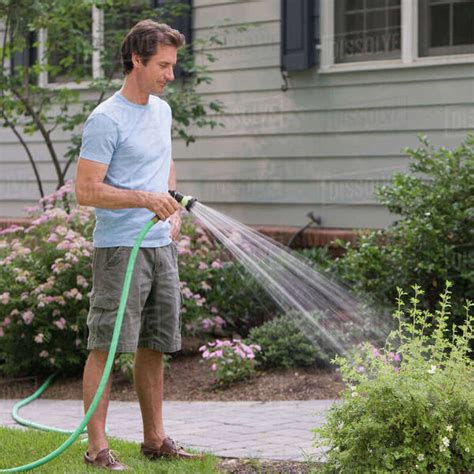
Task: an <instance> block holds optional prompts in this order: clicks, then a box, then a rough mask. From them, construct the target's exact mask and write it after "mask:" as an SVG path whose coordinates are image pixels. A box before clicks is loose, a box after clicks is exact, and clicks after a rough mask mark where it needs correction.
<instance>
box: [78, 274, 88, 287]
mask: <svg viewBox="0 0 474 474" xmlns="http://www.w3.org/2000/svg"><path fill="white" fill-rule="evenodd" d="M76 282H77V286H82V288H87V287H88V286H89V282H88V281H87V280H86V279H85V278H84V277H83V276H82V275H77V277H76Z"/></svg>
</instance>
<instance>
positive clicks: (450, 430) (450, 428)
mask: <svg viewBox="0 0 474 474" xmlns="http://www.w3.org/2000/svg"><path fill="white" fill-rule="evenodd" d="M446 431H448V432H449V433H452V432H453V425H448V426H446Z"/></svg>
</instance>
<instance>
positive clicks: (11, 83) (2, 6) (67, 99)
mask: <svg viewBox="0 0 474 474" xmlns="http://www.w3.org/2000/svg"><path fill="white" fill-rule="evenodd" d="M148 5H149V2H144V1H138V2H137V1H136V0H107V1H105V0H91V1H86V2H82V1H76V0H42V1H41V2H31V1H28V0H0V22H1V23H3V31H2V32H1V33H2V35H1V37H0V45H1V47H0V61H1V67H0V123H2V126H3V127H7V128H10V129H11V131H12V132H13V133H14V134H15V136H16V137H17V139H18V141H19V142H20V144H21V145H22V147H23V149H24V150H25V153H26V154H27V156H28V159H29V161H30V163H31V166H32V168H33V172H34V174H35V178H36V182H37V184H38V190H39V194H40V195H41V197H44V194H45V193H44V189H43V183H42V178H41V176H40V173H39V170H38V167H37V165H36V160H37V156H36V155H35V153H34V152H33V151H32V149H31V147H30V145H29V144H28V143H27V140H26V137H27V136H28V135H32V134H34V133H39V134H40V136H41V139H42V141H43V142H44V144H45V145H46V148H47V151H48V154H49V158H50V159H51V163H52V165H53V167H54V170H55V175H56V180H57V188H59V187H61V186H63V185H64V183H65V178H66V174H67V172H68V170H69V167H70V166H71V164H72V163H73V162H74V161H75V159H76V158H77V157H78V154H79V149H80V144H81V134H80V133H79V132H78V131H77V128H78V127H79V126H80V125H81V124H82V123H83V122H84V121H85V119H86V118H87V116H88V115H89V113H90V112H91V111H92V110H93V109H94V108H95V107H96V106H97V105H98V104H99V103H100V102H102V101H103V100H104V98H105V96H106V94H107V93H108V92H110V91H111V90H112V89H113V87H114V81H116V79H117V78H118V77H119V76H120V69H121V62H120V43H121V40H122V39H123V37H124V35H125V34H126V32H127V31H128V30H129V29H130V27H131V26H133V25H134V24H135V23H136V22H137V21H139V20H141V19H143V18H156V19H159V21H160V22H168V23H172V21H173V19H176V18H177V17H179V16H180V15H183V14H186V13H187V12H186V9H187V8H188V7H187V6H186V5H183V4H180V3H170V4H165V5H161V6H159V7H156V8H150V7H149V6H148ZM93 11H94V14H95V16H96V17H98V18H103V23H102V22H101V23H100V24H103V25H105V27H104V31H103V34H101V33H100V32H99V34H96V35H92V33H91V32H92V29H93V27H94V28H96V27H97V23H93V20H92V16H93V15H92V13H93ZM101 43H102V44H104V45H105V46H106V47H105V48H102V47H101ZM216 43H220V40H219V39H218V37H217V36H215V35H213V36H211V37H210V38H208V39H207V40H205V41H195V42H194V43H193V44H189V45H186V47H184V48H183V49H181V50H180V52H179V64H180V69H181V71H182V77H183V79H182V80H181V82H180V84H179V85H178V86H174V87H169V88H168V90H167V93H166V96H165V99H166V100H167V101H168V102H169V103H170V105H171V106H172V109H173V114H174V125H173V135H174V136H175V137H176V136H177V137H181V138H183V139H184V140H185V142H186V144H187V145H188V144H189V143H191V142H193V141H194V137H193V136H192V135H190V134H189V133H188V132H187V128H188V127H189V126H191V125H196V126H198V127H211V128H213V127H214V126H216V125H217V122H216V121H215V120H213V118H212V117H211V116H209V115H208V113H209V111H211V110H212V111H216V112H218V111H220V110H221V109H222V104H221V103H220V102H218V101H208V102H206V101H204V100H203V98H202V96H200V95H198V94H197V92H196V87H197V86H198V85H199V84H200V83H202V82H207V83H209V82H211V78H210V77H209V76H208V75H207V67H206V64H207V62H212V61H214V57H213V55H212V54H210V53H207V52H206V48H207V47H208V46H209V44H216ZM99 53H100V65H99V71H100V73H99V74H97V73H96V74H93V68H95V69H96V70H97V64H96V63H97V61H93V57H94V55H95V54H99ZM198 55H203V56H204V59H205V61H202V63H203V64H204V65H198V64H196V61H194V58H195V57H196V56H198ZM48 78H49V79H52V80H54V81H55V82H56V84H55V87H54V88H51V87H47V85H46V82H47V81H48ZM82 81H89V84H88V92H89V93H88V97H87V98H84V97H82V96H81V94H80V92H79V90H77V89H72V88H71V87H69V86H68V85H67V84H68V83H71V82H74V83H80V82H82ZM90 92H93V94H92V96H93V98H90V95H91V94H90ZM56 129H62V130H63V131H66V132H70V133H71V142H70V145H69V147H68V149H67V151H66V153H65V154H64V156H61V154H60V152H59V151H58V149H57V145H56V144H55V142H54V140H53V137H52V135H53V132H54V131H55V130H56Z"/></svg>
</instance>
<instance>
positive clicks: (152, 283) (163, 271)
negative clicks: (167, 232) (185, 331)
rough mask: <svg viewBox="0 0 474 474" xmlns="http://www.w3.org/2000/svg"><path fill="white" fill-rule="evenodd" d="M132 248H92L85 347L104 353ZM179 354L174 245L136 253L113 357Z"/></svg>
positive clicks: (178, 317) (179, 311)
mask: <svg viewBox="0 0 474 474" xmlns="http://www.w3.org/2000/svg"><path fill="white" fill-rule="evenodd" d="M131 251H132V249H131V247H110V248H95V249H94V253H93V258H92V268H93V270H92V272H93V288H92V292H91V300H90V309H89V315H88V316H87V326H88V328H89V339H88V344H87V348H88V349H90V350H91V349H98V350H104V351H107V350H108V349H109V347H110V343H111V341H112V333H113V330H114V324H115V320H116V317H117V312H118V306H119V303H120V295H121V293H122V286H123V281H124V277H125V271H126V268H127V264H128V259H129V257H130V253H131ZM137 347H146V348H149V349H154V350H157V351H160V352H176V351H179V350H180V349H181V292H180V286H179V275H178V258H177V250H176V245H175V244H174V243H171V244H169V245H167V246H165V247H157V248H141V249H140V250H139V252H138V255H137V259H136V261H135V268H134V271H133V278H132V282H131V285H130V292H129V295H128V300H127V306H126V309H125V314H124V318H123V322H122V330H121V331H120V338H119V342H118V346H117V352H135V351H136V349H137Z"/></svg>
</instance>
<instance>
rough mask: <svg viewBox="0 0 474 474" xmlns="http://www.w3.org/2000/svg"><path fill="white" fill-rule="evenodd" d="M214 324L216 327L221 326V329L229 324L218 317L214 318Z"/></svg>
mask: <svg viewBox="0 0 474 474" xmlns="http://www.w3.org/2000/svg"><path fill="white" fill-rule="evenodd" d="M214 323H215V324H216V326H219V327H222V326H225V325H226V324H227V323H226V321H225V320H224V319H222V318H221V317H220V316H216V317H215V318H214Z"/></svg>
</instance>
